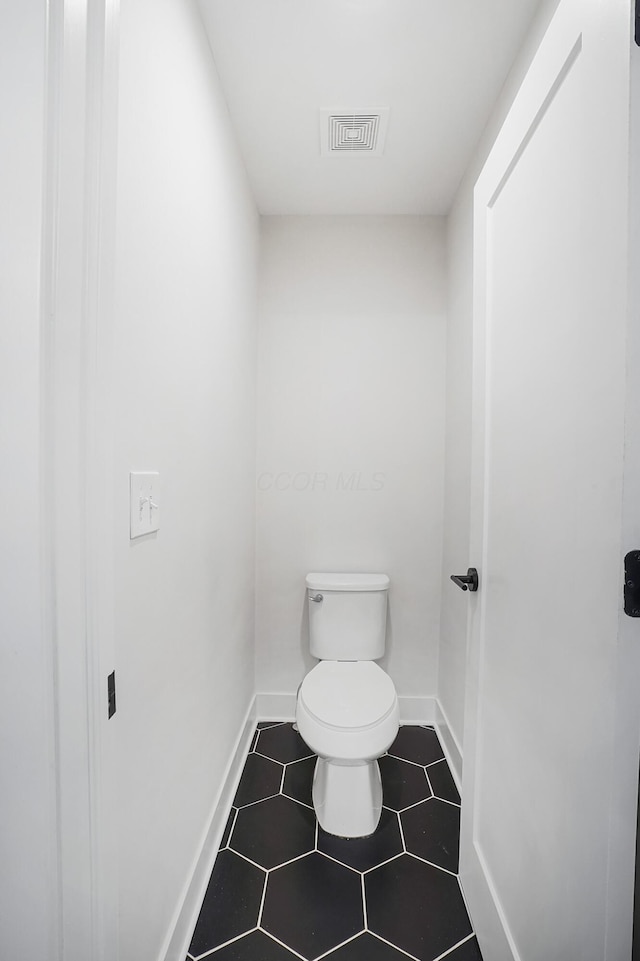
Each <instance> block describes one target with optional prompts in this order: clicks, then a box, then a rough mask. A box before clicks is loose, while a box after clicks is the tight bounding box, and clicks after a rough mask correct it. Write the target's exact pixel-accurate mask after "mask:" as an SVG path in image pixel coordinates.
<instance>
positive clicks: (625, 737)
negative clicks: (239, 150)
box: [460, 0, 640, 961]
mask: <svg viewBox="0 0 640 961" xmlns="http://www.w3.org/2000/svg"><path fill="white" fill-rule="evenodd" d="M609 2H610V3H611V5H613V4H614V3H615V4H616V6H617V10H618V12H619V15H620V16H621V17H623V16H625V15H626V16H628V18H629V41H630V44H629V62H628V63H626V64H623V65H622V68H623V69H626V70H627V69H628V71H629V92H630V110H629V123H630V144H629V161H630V174H631V177H630V198H629V199H630V208H629V224H628V237H627V240H628V254H629V257H628V265H627V266H628V271H627V288H628V297H627V321H626V323H627V384H626V416H625V461H624V476H623V502H622V505H621V506H622V526H621V554H620V607H619V613H618V638H617V652H616V655H617V661H616V663H617V673H616V703H615V705H614V706H613V708H612V713H613V715H614V719H613V720H614V729H615V735H616V739H615V749H614V750H615V756H614V757H613V758H612V775H613V779H614V781H615V783H616V790H615V791H612V794H611V802H610V809H609V838H608V842H609V843H608V852H609V853H608V889H607V904H606V931H605V944H606V959H608V961H609V959H610V961H618V959H621V958H626V957H629V958H630V957H631V937H632V921H633V889H634V872H635V850H634V849H631V846H630V845H629V843H628V842H629V836H630V834H634V835H635V830H636V818H637V810H638V756H639V753H640V699H638V697H637V679H638V678H639V677H640V621H634V620H632V619H630V618H628V617H626V616H625V615H624V613H623V610H622V585H623V557H624V554H625V553H626V552H627V551H628V550H631V549H634V548H635V549H637V548H638V547H640V510H639V508H638V491H639V490H640V427H639V425H640V322H639V321H640V118H639V117H638V111H639V110H640V50H639V49H638V48H637V47H636V46H635V45H634V44H633V29H632V23H633V19H634V14H635V11H634V10H633V9H632V8H633V7H634V6H635V4H634V3H632V2H631V0H609ZM593 3H594V0H561V2H560V4H559V6H558V8H557V10H556V11H555V13H554V15H553V17H552V20H551V23H550V26H549V28H548V30H547V31H546V33H545V36H544V37H543V39H542V41H541V45H540V46H542V45H544V44H549V42H550V41H551V43H552V44H554V45H555V47H554V50H553V55H552V56H550V55H549V52H548V50H547V59H546V60H545V61H544V63H543V62H542V61H541V58H540V57H539V56H538V55H536V56H535V57H534V59H533V62H532V64H531V66H530V68H529V71H528V73H527V75H526V77H525V79H524V81H523V82H522V85H521V87H520V90H519V92H518V94H517V95H516V97H515V100H514V103H513V105H512V107H511V109H510V111H509V114H508V115H507V118H506V120H505V122H504V125H503V127H502V129H501V131H500V133H499V134H498V137H497V138H496V141H495V143H494V147H492V150H491V152H490V154H489V157H488V160H487V161H486V164H485V166H484V168H483V170H482V172H481V173H480V176H479V178H478V181H477V183H476V188H475V191H474V261H475V264H476V266H475V268H474V327H473V413H472V479H473V483H472V493H471V516H472V517H473V516H474V515H475V516H476V517H479V516H482V515H483V513H484V502H485V491H484V472H485V400H486V386H487V385H486V358H487V342H486V331H485V322H484V315H485V311H486V298H487V289H486V284H485V278H484V270H482V269H480V270H479V269H478V266H477V260H476V258H477V256H478V251H484V249H485V237H486V230H487V210H488V208H489V207H490V206H491V204H492V203H493V201H494V200H495V198H496V196H497V194H498V193H499V192H500V189H501V187H502V185H503V184H504V182H505V180H506V178H507V177H508V175H509V172H510V169H511V164H513V163H515V162H517V158H518V157H519V156H520V154H521V153H522V151H523V150H524V149H525V147H526V144H527V142H528V139H529V137H530V136H531V135H532V134H533V132H534V131H535V129H536V127H537V124H538V122H539V120H540V118H541V116H542V115H543V113H544V110H545V108H546V106H547V105H548V103H549V102H550V99H551V98H553V96H554V93H555V91H556V90H557V89H558V88H559V85H561V83H562V81H563V79H564V77H565V76H566V75H567V72H568V70H569V69H570V68H571V65H572V63H573V62H574V61H575V58H576V57H577V56H578V55H579V53H580V48H581V47H580V45H581V43H582V38H581V37H580V38H578V37H576V35H575V31H574V32H573V34H572V32H571V26H570V24H568V23H565V19H564V11H565V10H567V9H568V8H569V6H570V5H573V6H574V7H577V6H579V5H580V4H587V5H589V4H591V5H592V6H593ZM569 19H570V18H569ZM542 88H544V89H545V90H546V91H547V93H546V96H544V97H541V96H540V93H539V90H540V89H542ZM505 142H506V143H507V144H509V145H511V146H510V147H509V148H507V147H505ZM496 145H500V147H501V152H502V153H503V155H504V152H505V151H508V152H510V154H511V157H512V158H513V159H512V161H511V164H507V166H506V167H504V166H503V167H502V168H501V166H500V163H501V161H500V160H498V159H497V155H496V152H495V148H496ZM634 267H635V268H636V269H635V270H634ZM479 532H480V525H479V524H478V523H476V524H475V525H473V524H472V527H471V538H470V563H476V564H478V567H479V571H480V578H481V583H480V591H479V593H478V594H474V595H470V597H469V613H468V622H467V624H468V646H467V650H468V659H467V687H466V695H465V732H464V771H463V809H462V811H463V814H462V830H461V872H460V873H461V883H462V885H463V888H464V889H466V891H465V893H467V895H468V894H469V892H472V897H471V910H472V913H473V921H474V926H475V927H476V930H477V932H478V936H479V940H480V943H481V945H482V944H483V941H484V943H485V945H487V944H488V945H490V951H491V959H492V961H518V959H519V957H520V956H519V954H518V951H517V948H516V945H515V943H514V941H513V939H512V937H511V935H510V932H509V927H508V923H507V919H506V918H505V916H504V914H503V913H502V910H501V906H500V899H499V897H498V895H497V892H496V891H495V890H494V889H493V887H492V883H491V880H490V876H489V874H488V872H484V873H483V871H482V870H481V871H480V872H478V871H477V870H475V871H474V870H473V869H472V868H471V860H472V859H471V853H470V852H471V847H472V845H473V844H474V817H475V815H474V811H473V810H471V809H470V806H469V804H467V808H466V810H465V803H464V798H465V790H464V788H465V784H467V785H469V784H471V783H472V782H473V780H474V778H475V775H476V751H477V733H478V711H479V706H480V705H479V687H480V683H481V680H480V679H481V670H482V663H481V655H482V652H481V651H480V650H479V649H478V645H477V643H476V640H475V638H476V636H477V632H478V625H479V623H480V621H481V619H482V618H483V617H484V603H483V592H482V574H483V569H484V567H485V563H484V562H485V557H484V556H483V551H484V543H483V538H482V537H479V536H478V535H479ZM478 874H480V875H482V876H478ZM472 875H474V876H473V877H472ZM487 950H489V949H487Z"/></svg>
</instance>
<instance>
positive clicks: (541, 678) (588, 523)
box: [461, 0, 640, 961]
mask: <svg viewBox="0 0 640 961" xmlns="http://www.w3.org/2000/svg"><path fill="white" fill-rule="evenodd" d="M630 53H631V2H630V0H561V3H560V5H559V8H558V10H557V12H556V14H555V16H554V19H553V21H552V23H551V26H550V28H549V30H548V32H547V34H546V36H545V38H544V40H543V42H542V45H541V47H540V49H539V51H538V54H537V55H536V58H535V60H534V62H533V64H532V66H531V69H530V71H529V73H528V75H527V77H526V79H525V81H524V83H523V86H522V88H521V90H520V92H519V94H518V97H517V99H516V101H515V103H514V106H513V108H512V110H511V112H510V114H509V116H508V118H507V120H506V122H505V125H504V127H503V129H502V131H501V133H500V135H499V137H498V138H497V141H496V144H495V145H494V148H493V150H492V152H491V155H490V157H489V159H488V161H487V163H486V166H485V168H484V170H483V172H482V174H481V175H480V178H479V181H478V183H477V185H476V193H475V258H476V265H475V293H474V297H475V320H474V381H475V386H474V440H473V443H474V451H473V465H474V466H473V501H472V537H471V555H470V559H469V562H470V563H471V564H472V565H474V566H476V567H477V568H478V569H479V574H480V590H479V592H478V593H477V594H475V595H471V600H470V603H471V608H470V637H469V673H468V688H467V704H466V729H465V740H464V778H463V816H462V817H463V820H462V835H461V873H462V879H463V886H464V890H465V893H466V895H467V897H468V900H469V904H470V908H471V912H472V915H473V917H474V921H475V923H476V925H477V927H478V929H479V930H478V934H479V939H480V943H481V946H482V948H483V951H484V956H485V958H486V961H506V959H509V961H511V959H519V961H603V959H605V958H606V959H607V961H628V958H629V953H630V907H631V895H632V890H631V878H630V877H629V872H630V866H632V858H631V857H630V856H629V857H626V856H625V855H624V854H623V855H622V856H618V855H619V851H618V849H621V850H622V851H623V852H624V850H629V851H631V850H632V848H633V844H634V837H635V830H634V824H633V819H632V818H629V817H627V816H626V815H625V814H624V812H623V813H622V815H621V816H620V817H618V814H619V813H620V811H622V809H623V807H624V805H621V804H620V803H619V796H618V786H617V784H616V776H617V774H616V772H617V770H618V767H620V768H621V769H622V770H626V769H627V768H626V767H625V765H627V766H628V765H631V768H632V769H633V773H634V776H636V777H637V764H638V757H637V731H636V732H635V733H633V731H632V732H631V735H630V736H629V737H628V738H627V739H626V740H625V739H624V738H622V739H619V738H616V733H615V730H616V724H618V723H619V722H620V718H622V719H623V721H624V719H625V716H626V720H627V721H628V722H629V724H630V727H631V728H633V724H635V723H637V721H636V720H635V719H634V718H635V715H634V714H633V712H634V710H635V708H634V707H633V705H632V704H631V703H630V702H631V695H630V694H628V695H627V698H628V702H627V703H624V695H623V693H622V684H621V681H620V675H624V669H622V670H621V665H620V661H619V656H620V652H621V649H622V646H621V640H620V638H621V630H622V628H621V625H622V619H623V615H621V600H622V570H621V562H622V555H623V553H624V543H625V533H624V524H623V521H622V514H623V494H624V485H623V477H624V471H625V448H624V441H625V427H624V425H625V405H626V403H627V385H626V362H625V348H626V340H627V328H628V310H629V297H628V294H629V276H628V261H627V258H628V253H629V241H628V227H629V217H628V206H629V114H628V111H629V88H630V77H629V61H630ZM638 430H640V424H639V425H638ZM637 502H638V509H637V511H636V513H640V491H638V495H637ZM635 546H637V547H640V544H636V545H635ZM633 624H634V626H635V628H636V640H637V644H638V646H640V621H636V622H633ZM626 629H627V628H626V626H625V627H624V630H626ZM629 666H631V665H629ZM633 697H634V699H635V701H637V700H638V696H637V694H634V695H633ZM621 699H622V700H621ZM627 708H628V711H629V713H628V714H627V715H625V711H626V710H627ZM616 712H618V713H616ZM632 721H633V723H631V722H632ZM622 726H623V727H624V724H623V725H622ZM621 750H622V751H623V753H624V751H626V752H627V756H626V757H620V751H621ZM616 752H618V753H616ZM627 780H628V781H629V783H632V779H631V776H630V777H629V778H628V779H627ZM627 795H628V784H627ZM627 802H628V797H627ZM628 809H629V804H628V803H627V807H626V809H625V810H626V811H627V814H628ZM625 817H626V821H625ZM621 842H622V843H621ZM625 845H626V847H625ZM620 892H622V894H620ZM614 895H615V897H614ZM621 898H622V901H624V903H622V902H621V900H620V899H621ZM625 899H626V900H625ZM612 905H613V906H612Z"/></svg>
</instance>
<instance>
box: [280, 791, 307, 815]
mask: <svg viewBox="0 0 640 961" xmlns="http://www.w3.org/2000/svg"><path fill="white" fill-rule="evenodd" d="M282 797H286V799H287V801H295V802H296V804H299V805H300V806H301V807H303V808H306V809H307V811H313V805H312V804H305V803H304V801H301V800H300V798H297V797H292V796H291V795H290V794H285V793H284V791H283V792H282Z"/></svg>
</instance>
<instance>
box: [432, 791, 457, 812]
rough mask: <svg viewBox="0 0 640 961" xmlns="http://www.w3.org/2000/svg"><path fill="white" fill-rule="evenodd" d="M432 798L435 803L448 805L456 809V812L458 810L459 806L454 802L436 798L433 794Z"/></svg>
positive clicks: (444, 798)
mask: <svg viewBox="0 0 640 961" xmlns="http://www.w3.org/2000/svg"><path fill="white" fill-rule="evenodd" d="M433 797H434V800H435V801H442V803H443V804H448V805H449V807H452V808H457V809H458V810H460V805H459V804H456V802H455V801H449V800H448V798H446V797H438V795H437V794H434V795H433Z"/></svg>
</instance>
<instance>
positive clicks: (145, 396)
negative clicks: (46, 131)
mask: <svg viewBox="0 0 640 961" xmlns="http://www.w3.org/2000/svg"><path fill="white" fill-rule="evenodd" d="M120 33H121V63H120V129H119V171H118V176H119V183H118V235H117V263H116V343H115V357H116V378H115V395H114V402H115V406H116V444H117V450H116V476H115V484H116V505H117V523H118V527H117V532H116V562H117V571H116V593H117V596H116V631H117V637H116V664H115V667H116V673H117V679H118V712H117V714H116V716H115V718H114V721H113V722H114V723H115V724H117V725H118V728H117V741H118V768H119V770H118V788H119V801H118V817H119V862H120V880H119V884H120V959H121V961H138V959H142V958H144V959H148V961H155V959H160V958H161V957H162V945H163V942H164V940H165V938H166V936H167V934H168V932H169V928H170V925H171V922H172V919H173V916H174V912H175V910H176V908H177V906H178V904H179V902H180V898H181V895H182V893H183V889H184V886H185V884H186V882H187V880H188V878H189V876H190V874H191V869H192V866H193V862H194V859H195V857H196V855H197V854H198V853H199V845H200V842H201V839H202V836H203V833H204V831H205V829H206V827H207V823H208V818H209V815H210V813H211V809H212V805H213V803H214V800H215V798H216V794H217V792H218V790H219V788H220V784H221V778H222V776H223V774H224V771H225V768H226V765H227V762H228V760H229V757H230V754H231V752H232V749H233V747H234V743H235V739H236V737H237V735H238V733H239V731H240V730H241V727H242V721H243V718H244V716H245V714H246V712H247V709H248V707H249V705H250V703H251V698H252V695H253V682H254V661H253V571H254V565H253V551H254V466H255V429H254V422H255V296H256V287H255V276H256V264H257V249H258V217H257V213H256V210H255V207H254V204H253V201H252V199H251V196H250V194H249V190H248V187H247V182H246V178H245V174H244V168H243V166H242V162H241V160H240V157H239V154H238V152H237V150H236V147H235V141H234V137H233V134H232V131H231V127H230V123H229V119H228V115H227V110H226V106H225V103H224V101H223V98H222V95H221V93H220V88H219V83H218V78H217V75H216V71H215V67H214V64H213V60H212V57H211V54H210V49H209V46H208V43H207V40H206V37H205V34H204V31H203V29H202V26H201V22H200V18H199V14H198V12H197V9H196V7H195V5H194V4H193V3H192V2H191V0H130V2H128V3H126V4H123V5H122V7H121V29H120ZM130 470H138V471H159V472H160V478H161V493H160V506H161V522H160V530H159V532H158V534H157V535H156V534H153V535H149V536H146V537H143V538H141V539H139V540H136V541H130V540H129V491H128V484H129V471H130Z"/></svg>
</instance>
